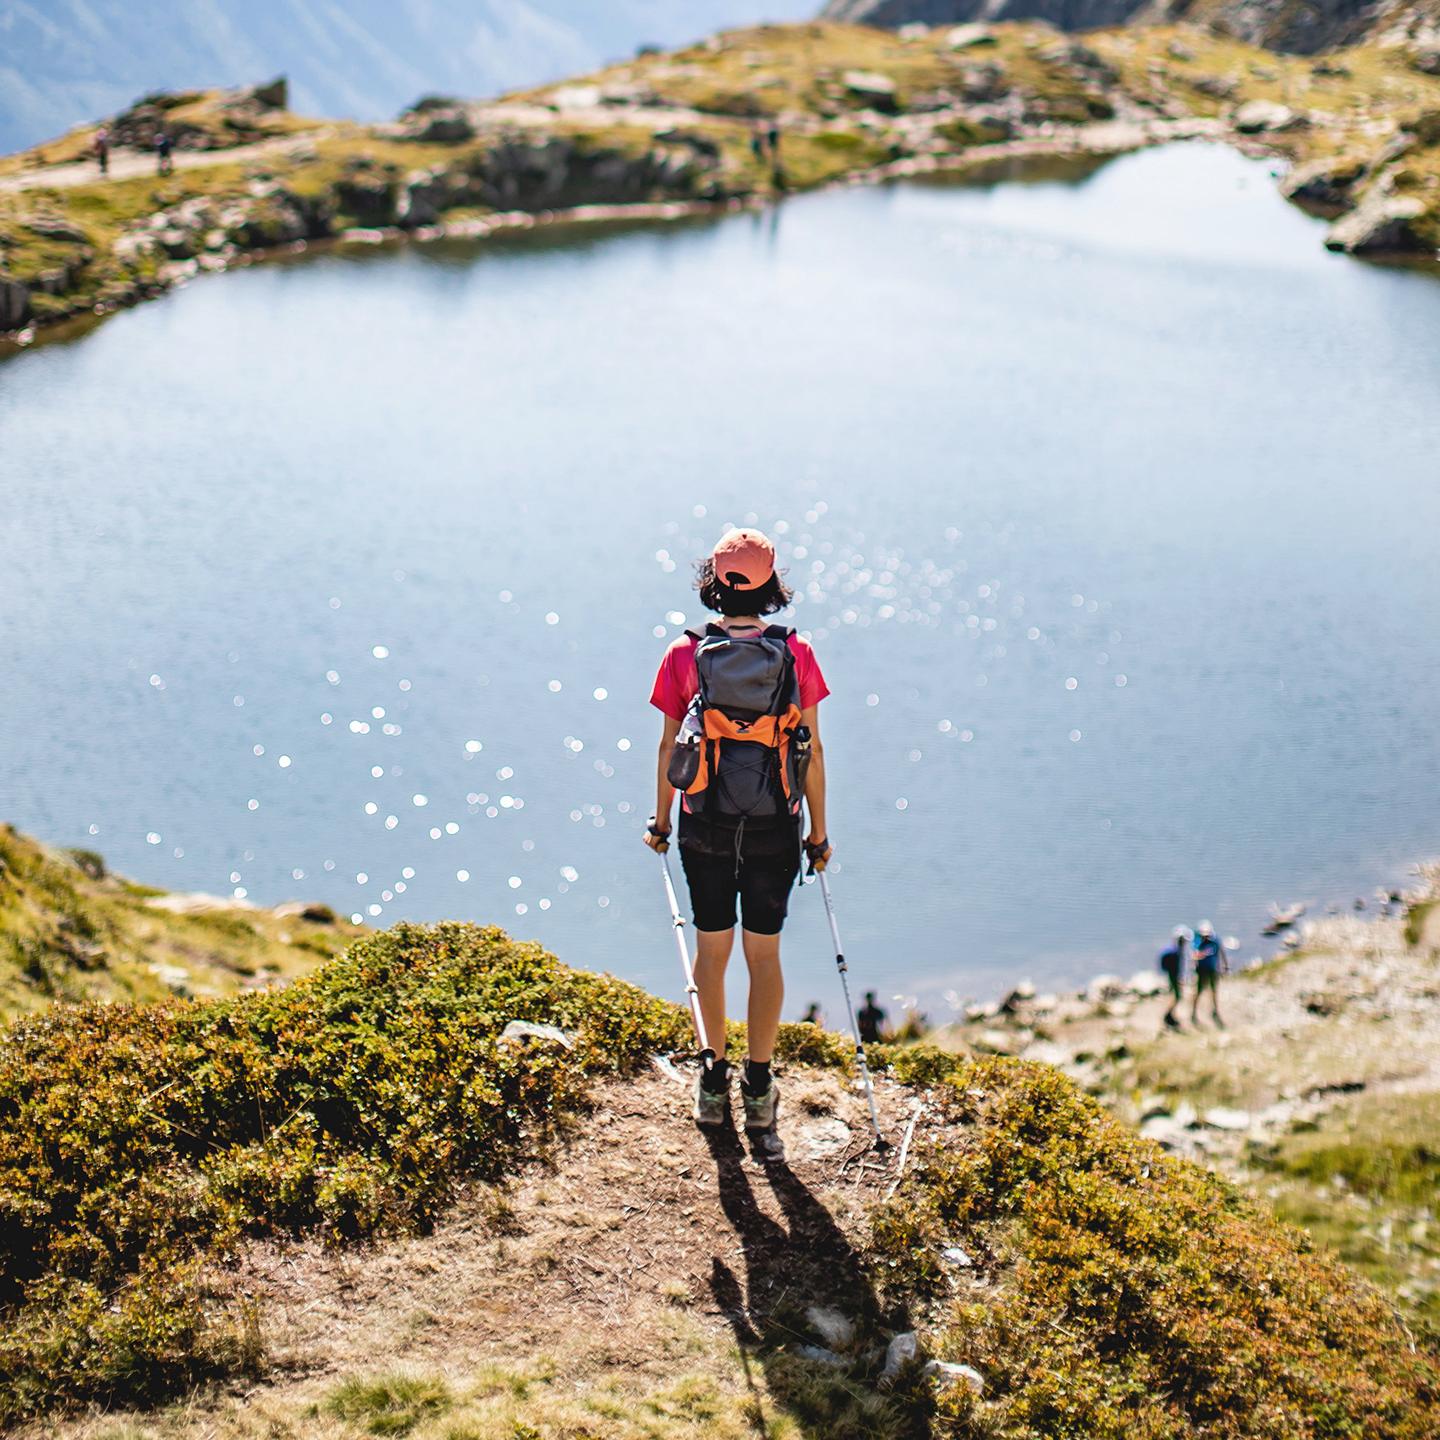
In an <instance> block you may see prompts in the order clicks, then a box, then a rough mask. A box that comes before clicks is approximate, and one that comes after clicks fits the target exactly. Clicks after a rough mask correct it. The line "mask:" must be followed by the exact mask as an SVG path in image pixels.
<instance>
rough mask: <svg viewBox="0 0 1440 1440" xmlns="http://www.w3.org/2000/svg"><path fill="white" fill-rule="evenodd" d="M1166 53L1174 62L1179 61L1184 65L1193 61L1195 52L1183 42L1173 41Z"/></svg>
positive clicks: (1167, 47)
mask: <svg viewBox="0 0 1440 1440" xmlns="http://www.w3.org/2000/svg"><path fill="white" fill-rule="evenodd" d="M1165 53H1166V54H1167V55H1168V56H1169V57H1170V58H1171V59H1172V60H1179V61H1181V62H1182V63H1183V62H1186V61H1190V60H1193V59H1194V58H1195V52H1194V51H1193V50H1192V49H1191V48H1190V47H1189V46H1188V45H1187V44H1185V42H1184V41H1183V40H1172V41H1171V42H1170V43H1169V44H1168V45H1167V46H1166V47H1165Z"/></svg>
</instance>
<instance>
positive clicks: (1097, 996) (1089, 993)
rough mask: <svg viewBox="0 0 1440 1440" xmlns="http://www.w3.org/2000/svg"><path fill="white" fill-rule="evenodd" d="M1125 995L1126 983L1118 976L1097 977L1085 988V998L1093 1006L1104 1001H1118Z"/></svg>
mask: <svg viewBox="0 0 1440 1440" xmlns="http://www.w3.org/2000/svg"><path fill="white" fill-rule="evenodd" d="M1125 993H1126V988H1125V982H1124V981H1123V980H1122V979H1121V978H1120V977H1119V976H1118V975H1097V976H1096V977H1095V978H1094V979H1093V980H1092V981H1091V982H1090V983H1089V984H1088V985H1087V986H1086V987H1085V998H1086V999H1087V1000H1088V1001H1089V1002H1090V1003H1091V1004H1092V1005H1098V1004H1100V1003H1101V1002H1102V1001H1104V1000H1118V999H1119V998H1120V997H1121V996H1122V995H1124V994H1125Z"/></svg>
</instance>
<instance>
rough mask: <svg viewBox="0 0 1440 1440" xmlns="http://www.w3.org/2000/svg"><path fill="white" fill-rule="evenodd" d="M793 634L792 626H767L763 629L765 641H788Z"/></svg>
mask: <svg viewBox="0 0 1440 1440" xmlns="http://www.w3.org/2000/svg"><path fill="white" fill-rule="evenodd" d="M794 633H795V628H794V626H792V625H767V626H766V627H765V638H766V639H767V640H788V639H789V638H790V637H791V636H792V635H793V634H794Z"/></svg>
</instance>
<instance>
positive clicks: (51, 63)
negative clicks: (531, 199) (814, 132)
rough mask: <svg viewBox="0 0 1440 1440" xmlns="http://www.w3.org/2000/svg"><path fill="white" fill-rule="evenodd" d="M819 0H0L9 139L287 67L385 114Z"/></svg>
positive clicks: (300, 98) (310, 102)
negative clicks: (138, 100) (145, 99)
mask: <svg viewBox="0 0 1440 1440" xmlns="http://www.w3.org/2000/svg"><path fill="white" fill-rule="evenodd" d="M812 8H813V6H812V4H811V3H810V0H687V3H679V0H607V3H606V4H604V5H598V4H594V3H591V0H453V3H445V0H410V3H407V4H404V5H394V4H387V3H385V0H349V3H346V4H344V5H341V4H338V3H335V0H210V3H207V4H202V5H170V4H165V3H162V0H130V3H122V0H0V151H6V150H14V149H19V148H21V147H22V146H25V145H29V144H33V143H34V142H36V141H39V140H42V139H45V138H46V137H48V136H51V135H56V134H59V133H60V132H62V131H64V130H66V129H68V128H69V127H70V126H71V125H74V124H76V123H78V122H79V121H81V120H85V119H88V118H90V117H91V116H94V115H101V114H105V113H108V112H110V111H113V110H118V109H120V108H121V107H122V106H123V105H125V104H126V103H128V102H129V101H131V100H133V99H135V97H136V96H137V95H139V94H141V93H143V92H146V91H150V90H162V89H180V88H183V87H190V86H224V85H236V84H240V83H243V82H246V81H253V80H255V79H257V78H259V77H262V76H266V75H273V74H278V73H281V72H283V73H285V74H288V75H289V77H290V80H291V86H292V93H293V95H294V97H295V100H296V103H297V106H298V108H300V109H301V110H302V111H305V112H307V113H311V114H323V115H351V116H355V117H357V118H360V119H370V120H374V119H380V118H382V117H388V116H390V115H393V114H395V112H396V111H398V110H399V109H400V108H401V106H403V105H406V104H408V103H409V102H410V101H412V100H415V99H416V98H418V97H419V96H420V95H422V94H424V93H426V92H435V91H441V92H453V93H457V94H462V95H485V94H493V93H495V92H497V91H500V90H504V89H508V88H511V87H514V86H517V85H524V84H536V83H539V82H541V81H544V80H549V79H556V78H559V77H560V76H562V75H567V74H572V73H574V72H576V71H581V70H588V69H591V68H593V67H594V66H595V65H597V64H600V63H602V62H604V61H608V60H617V59H622V58H624V57H625V56H626V55H628V54H630V53H631V52H632V51H633V50H634V49H635V47H636V46H637V45H641V44H662V45H673V44H677V43H679V42H681V41H685V40H691V39H694V38H696V37H698V36H700V35H703V34H706V33H707V32H709V31H711V30H714V29H716V28H718V27H720V26H726V25H738V24H743V23H748V22H751V21H755V20H760V19H775V20H784V19H795V18H798V17H800V16H802V15H808V14H809V13H810V12H811V10H812Z"/></svg>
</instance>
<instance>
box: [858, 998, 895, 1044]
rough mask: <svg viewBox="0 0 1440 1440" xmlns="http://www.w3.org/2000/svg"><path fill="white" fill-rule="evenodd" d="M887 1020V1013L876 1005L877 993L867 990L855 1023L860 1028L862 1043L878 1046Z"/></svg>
mask: <svg viewBox="0 0 1440 1440" xmlns="http://www.w3.org/2000/svg"><path fill="white" fill-rule="evenodd" d="M887 1018H888V1017H887V1016H886V1014H885V1012H884V1011H883V1010H882V1009H881V1008H880V1007H879V1006H878V1005H877V1004H876V1003H875V992H874V991H873V990H867V991H866V992H865V1003H864V1005H862V1006H861V1007H860V1013H859V1014H858V1015H857V1016H856V1017H855V1023H856V1024H857V1025H859V1027H860V1040H861V1042H862V1043H863V1044H865V1045H878V1044H879V1043H880V1037H881V1034H882V1032H883V1031H884V1029H885V1021H886V1019H887Z"/></svg>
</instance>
